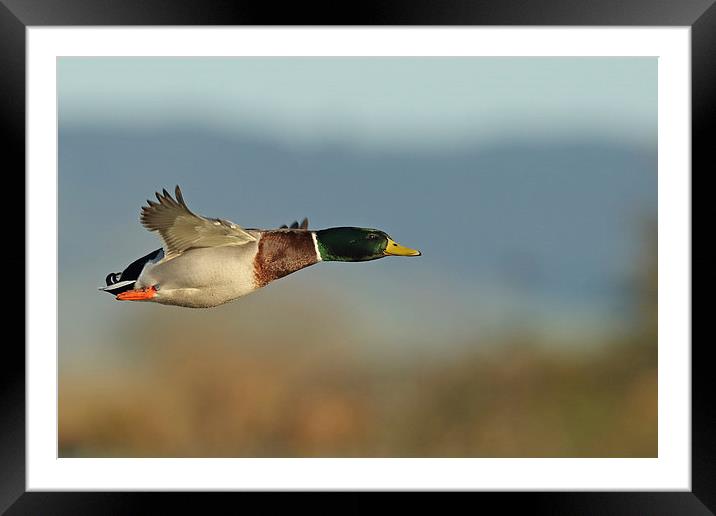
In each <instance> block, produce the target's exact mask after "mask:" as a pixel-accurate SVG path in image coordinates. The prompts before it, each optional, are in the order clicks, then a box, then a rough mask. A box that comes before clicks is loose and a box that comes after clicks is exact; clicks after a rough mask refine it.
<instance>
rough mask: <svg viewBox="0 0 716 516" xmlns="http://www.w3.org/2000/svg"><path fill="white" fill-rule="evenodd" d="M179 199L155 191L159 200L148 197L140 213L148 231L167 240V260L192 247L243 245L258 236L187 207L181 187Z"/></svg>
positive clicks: (177, 188) (163, 192) (165, 247)
mask: <svg viewBox="0 0 716 516" xmlns="http://www.w3.org/2000/svg"><path fill="white" fill-rule="evenodd" d="M175 195H176V199H174V198H172V196H171V195H170V194H169V193H167V191H166V190H163V191H162V193H161V194H160V193H158V192H157V193H156V196H157V200H158V201H159V202H158V203H157V202H153V201H149V200H148V201H147V204H148V206H142V213H141V215H140V217H139V220H140V221H141V223H142V225H143V226H144V227H145V228H147V229H148V230H149V231H157V232H158V233H159V235H160V236H161V237H162V240H163V241H164V254H165V258H166V259H167V260H168V259H170V258H174V257H175V256H178V255H180V254H181V253H183V252H184V251H186V250H187V249H191V248H192V247H222V246H228V245H244V244H247V243H249V242H254V241H255V240H256V238H255V237H254V236H253V235H251V234H250V233H247V232H246V231H244V230H243V229H242V228H241V227H239V226H238V225H236V224H234V223H233V222H230V221H228V220H223V219H208V218H205V217H202V216H200V215H196V214H195V213H192V212H191V211H190V210H189V208H187V205H186V203H185V202H184V198H183V197H182V194H181V190H180V189H179V187H178V186H177V187H176V190H175Z"/></svg>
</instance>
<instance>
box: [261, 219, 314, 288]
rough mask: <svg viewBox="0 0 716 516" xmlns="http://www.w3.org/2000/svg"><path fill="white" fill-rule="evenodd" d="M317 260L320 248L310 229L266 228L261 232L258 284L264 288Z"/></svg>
mask: <svg viewBox="0 0 716 516" xmlns="http://www.w3.org/2000/svg"><path fill="white" fill-rule="evenodd" d="M317 262H318V259H317V258H316V248H315V246H314V245H313V236H312V233H311V232H310V231H306V230H302V229H296V230H290V229H279V230H272V231H265V232H263V233H262V234H261V238H260V239H259V250H258V253H256V258H254V276H255V280H256V286H257V287H263V286H265V285H267V284H268V283H270V282H272V281H273V280H276V279H278V278H283V277H284V276H286V275H287V274H291V273H292V272H296V271H297V270H300V269H303V268H304V267H308V266H309V265H313V264H314V263H317Z"/></svg>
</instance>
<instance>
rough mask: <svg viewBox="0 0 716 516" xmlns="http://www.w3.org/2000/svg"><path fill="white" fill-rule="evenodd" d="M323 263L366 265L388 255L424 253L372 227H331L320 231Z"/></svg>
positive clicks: (416, 254) (318, 239) (317, 237)
mask: <svg viewBox="0 0 716 516" xmlns="http://www.w3.org/2000/svg"><path fill="white" fill-rule="evenodd" d="M316 243H317V244H318V251H319V252H320V253H321V259H322V260H323V261H326V262H328V261H338V262H366V261H368V260H377V259H378V258H383V257H385V256H420V251H416V250H414V249H409V248H407V247H403V246H402V245H400V244H396V243H395V242H393V239H391V238H390V237H389V236H388V235H387V234H386V233H385V232H383V231H380V230H377V229H368V228H350V227H346V228H329V229H322V230H320V231H316Z"/></svg>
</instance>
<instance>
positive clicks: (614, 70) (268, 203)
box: [57, 58, 657, 363]
mask: <svg viewBox="0 0 716 516" xmlns="http://www.w3.org/2000/svg"><path fill="white" fill-rule="evenodd" d="M57 78H58V110H59V134H58V138H59V224H60V227H59V233H60V244H59V247H60V248H59V270H60V354H61V363H62V361H65V363H67V362H74V361H77V360H81V359H86V358H107V357H108V356H110V355H111V353H108V350H112V349H114V348H116V347H117V346H118V345H120V344H119V343H118V342H117V340H116V339H115V337H114V336H113V335H114V333H113V331H112V328H113V327H115V326H117V325H120V326H121V325H124V324H127V325H131V324H132V321H134V320H137V318H142V317H150V318H155V319H156V323H155V324H156V325H162V324H167V325H169V324H171V321H172V318H176V317H181V318H182V319H184V320H189V321H194V322H195V323H196V324H197V325H199V324H205V321H206V320H207V317H220V318H226V319H227V320H232V319H234V318H237V317H248V316H247V315H246V314H251V316H252V318H251V320H253V321H257V320H258V321H259V322H260V321H261V320H263V319H265V321H266V322H269V323H272V321H273V320H272V319H271V318H270V317H268V316H267V314H269V313H275V310H280V311H281V313H282V314H283V316H285V317H288V318H291V317H294V316H295V317H299V316H300V314H301V310H303V309H305V307H306V306H310V309H312V310H315V311H316V313H318V314H322V316H324V317H325V318H326V319H328V320H329V319H330V318H331V317H333V316H334V315H335V314H336V313H338V312H340V313H341V314H350V319H351V320H353V321H354V322H356V324H355V327H356V328H358V329H357V330H356V337H355V339H356V345H365V346H371V345H372V346H376V344H375V343H376V342H379V343H380V346H379V347H382V348H391V346H395V349H403V348H401V347H400V346H403V345H410V346H416V345H420V346H422V347H425V348H430V347H431V346H432V347H442V345H443V344H444V343H445V342H462V341H465V340H468V339H472V340H475V339H477V341H480V340H481V339H482V340H489V336H490V335H494V334H496V333H505V332H510V331H513V330H515V328H522V327H530V328H533V329H534V330H535V331H538V332H540V333H542V334H545V335H549V336H550V338H551V339H553V340H554V341H555V342H557V341H560V339H565V338H566V339H567V340H569V336H570V335H574V334H575V332H577V333H583V332H585V331H588V332H599V331H602V330H604V331H606V330H612V329H614V328H618V327H620V326H622V325H624V324H625V323H627V322H628V318H629V310H628V307H629V301H630V300H629V298H628V296H627V294H626V293H625V292H626V290H625V289H626V287H625V285H626V282H627V280H628V278H629V276H630V275H631V274H632V273H633V272H634V269H635V268H636V267H638V264H639V261H638V259H639V256H640V253H641V252H642V249H643V245H644V240H643V237H645V232H644V221H645V220H648V219H649V218H655V216H656V210H657V139H656V138H657V61H656V59H654V58H345V59H343V58H61V59H59V60H58V75H57ZM175 184H180V185H181V186H182V189H183V191H184V194H185V198H186V200H187V202H188V204H189V206H190V207H191V208H192V209H193V210H195V211H196V212H198V213H201V214H205V215H207V216H220V217H223V218H228V219H230V220H233V221H234V222H236V223H238V224H241V225H243V226H245V227H277V226H279V225H281V224H284V223H290V222H291V221H293V220H294V219H299V220H300V218H301V217H303V216H308V217H309V219H310V222H311V226H312V227H313V228H325V227H331V226H342V225H356V226H366V227H376V228H380V229H383V230H385V231H386V232H388V233H389V234H390V235H391V236H393V237H394V238H395V240H396V241H398V242H400V243H403V244H405V245H408V246H410V247H415V248H418V249H420V250H421V251H422V252H423V254H424V256H423V257H421V258H418V259H402V260H401V259H384V260H378V261H376V262H372V263H366V264H320V265H318V266H316V267H312V268H309V269H307V270H305V271H301V272H299V273H297V274H295V275H292V276H289V277H288V278H285V279H282V280H280V281H279V282H276V283H275V284H272V285H271V286H269V287H268V288H267V289H265V290H264V291H261V292H259V293H257V294H254V295H251V296H248V297H246V298H243V299H240V300H238V301H236V302H234V303H231V304H229V305H226V306H224V307H220V308H217V309H215V310H214V311H212V313H211V315H207V314H208V313H209V312H207V311H189V310H186V309H178V308H173V307H163V306H154V305H147V304H132V303H119V302H114V301H113V300H112V298H111V297H110V296H109V295H107V294H104V293H98V292H97V290H96V287H98V286H100V285H102V284H103V280H104V277H105V275H106V274H107V273H108V272H111V271H118V270H121V269H122V268H123V267H124V266H126V265H127V264H128V263H129V262H130V261H132V260H133V259H134V258H136V257H138V256H141V255H143V254H145V253H147V252H148V251H150V250H153V249H155V248H157V247H158V245H159V241H158V240H157V238H156V237H155V236H154V235H153V234H150V233H149V232H147V231H146V230H144V229H143V228H142V227H141V226H140V225H139V223H138V215H139V210H140V206H141V205H142V203H143V202H144V201H145V199H147V198H149V197H150V196H151V195H152V194H153V192H154V191H155V190H157V189H161V188H164V187H166V188H170V187H173V186H174V185H175ZM299 306H303V308H301V309H299V308H298V307H299ZM242 320H243V319H242ZM247 320H248V319H247ZM257 324H259V323H257ZM378 337H380V338H378ZM371 343H372V344H371Z"/></svg>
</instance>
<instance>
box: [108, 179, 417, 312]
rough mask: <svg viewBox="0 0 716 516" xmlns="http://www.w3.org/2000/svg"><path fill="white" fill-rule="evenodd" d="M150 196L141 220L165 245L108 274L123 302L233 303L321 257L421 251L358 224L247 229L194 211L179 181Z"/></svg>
mask: <svg viewBox="0 0 716 516" xmlns="http://www.w3.org/2000/svg"><path fill="white" fill-rule="evenodd" d="M156 197H157V202H154V201H147V206H143V207H142V212H141V215H140V221H141V223H142V225H143V226H144V227H145V228H147V229H148V230H149V231H156V232H157V233H159V236H160V237H161V240H162V243H163V246H162V247H161V248H160V249H157V250H156V251H153V252H151V253H149V254H147V255H145V256H142V257H141V258H139V259H137V260H135V261H134V262H132V263H131V264H130V265H129V266H127V268H125V269H124V270H123V271H122V272H117V273H110V274H108V275H107V277H106V280H105V282H106V284H107V286H106V287H102V288H101V289H100V290H104V291H105V292H109V293H110V294H113V295H115V296H116V299H118V300H120V301H150V302H154V303H161V304H165V305H177V306H185V307H191V308H208V307H212V306H218V305H221V304H224V303H227V302H229V301H233V300H234V299H237V298H239V297H241V296H245V295H246V294H250V293H251V292H254V291H255V290H257V289H260V288H262V287H265V286H266V285H268V284H269V283H271V282H272V281H274V280H277V279H279V278H283V277H284V276H286V275H288V274H291V273H292V272H296V271H298V270H301V269H303V268H305V267H308V266H310V265H314V264H316V263H318V262H326V261H339V262H365V261H369V260H377V259H379V258H384V257H386V256H420V254H421V253H420V251H416V250H414V249H409V248H407V247H403V246H402V245H400V244H397V243H396V242H394V241H393V239H391V238H390V236H388V235H387V234H386V233H385V232H383V231H380V230H377V229H368V228H358V227H336V228H328V229H321V230H317V231H311V230H309V229H308V219H304V220H303V222H302V223H301V224H299V223H298V222H294V223H293V224H292V225H291V226H290V227H288V226H282V227H280V228H277V229H244V228H241V227H240V226H239V225H237V224H234V223H233V222H230V221H228V220H224V219H212V218H207V217H202V216H200V215H196V214H195V213H193V212H192V211H191V210H189V208H188V207H187V205H186V203H185V202H184V197H183V196H182V192H181V190H180V188H179V186H177V187H176V190H175V197H172V196H171V195H170V194H169V193H167V191H166V190H163V191H162V193H161V194H160V193H159V192H157V193H156Z"/></svg>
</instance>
